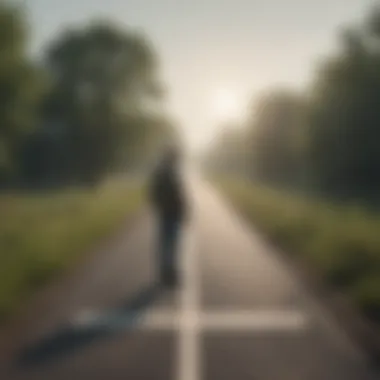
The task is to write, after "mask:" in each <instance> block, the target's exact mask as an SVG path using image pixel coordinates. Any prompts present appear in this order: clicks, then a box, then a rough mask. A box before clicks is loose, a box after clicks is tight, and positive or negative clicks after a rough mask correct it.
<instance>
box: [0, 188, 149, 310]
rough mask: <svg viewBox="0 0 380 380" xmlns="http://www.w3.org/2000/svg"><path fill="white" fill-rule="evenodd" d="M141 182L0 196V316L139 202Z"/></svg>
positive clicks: (17, 303)
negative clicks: (49, 192) (95, 188)
mask: <svg viewBox="0 0 380 380" xmlns="http://www.w3.org/2000/svg"><path fill="white" fill-rule="evenodd" d="M142 200H143V191H142V186H141V184H140V183H132V182H116V181H113V182H111V183H108V184H105V185H103V187H101V188H99V189H97V190H96V191H94V190H92V191H89V190H75V189H73V190H68V191H65V192H59V193H56V194H39V195H14V194H10V195H5V194H3V195H2V196H0V212H1V215H2V218H1V220H0V253H1V254H0V317H5V316H6V315H8V314H9V313H11V312H12V311H13V310H14V309H15V308H16V307H17V306H18V305H19V304H20V303H21V301H22V300H23V299H24V298H25V297H27V296H28V295H29V294H31V293H32V292H33V291H35V289H36V288H37V287H39V286H41V285H43V284H45V283H46V281H48V280H49V279H50V278H51V277H52V276H53V275H56V274H57V273H59V272H60V271H62V270H63V269H64V268H66V267H67V266H68V265H71V264H72V263H73V262H75V261H76V260H78V259H79V258H80V257H81V256H82V255H83V254H84V253H85V252H86V250H88V249H91V248H92V247H93V246H95V245H96V244H98V243H99V241H100V240H101V239H102V238H103V237H106V236H107V235H108V234H109V233H110V232H111V231H112V230H113V229H114V228H115V226H118V225H119V224H120V223H121V222H122V220H123V219H125V218H126V217H129V216H131V215H132V214H133V213H134V212H135V211H137V210H138V208H139V207H140V206H141V204H142Z"/></svg>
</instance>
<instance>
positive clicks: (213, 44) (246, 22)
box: [23, 0, 374, 150]
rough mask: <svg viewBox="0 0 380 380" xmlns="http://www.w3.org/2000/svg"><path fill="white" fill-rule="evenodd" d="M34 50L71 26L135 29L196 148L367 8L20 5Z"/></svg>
mask: <svg viewBox="0 0 380 380" xmlns="http://www.w3.org/2000/svg"><path fill="white" fill-rule="evenodd" d="M23 2H24V3H26V4H27V5H28V8H29V11H30V16H31V26H32V43H33V52H37V53H39V52H41V49H42V47H43V46H44V45H45V44H46V43H47V42H48V41H50V39H51V37H52V36H54V35H56V34H57V33H58V32H59V31H60V30H62V29H63V28H64V27H66V26H67V25H70V24H76V23H78V22H82V21H86V20H91V19H93V18H97V17H103V18H104V17H106V18H109V19H113V20H115V21H117V22H120V23H122V24H125V25H127V26H130V27H137V28H139V29H142V30H143V31H144V32H145V33H146V34H147V35H148V37H149V38H150V39H151V41H152V42H153V43H154V46H155V47H156V50H157V52H158V54H159V56H160V59H161V66H162V67H161V69H162V73H163V78H164V80H165V83H166V84H167V85H168V89H169V96H168V104H167V108H168V110H169V111H170V112H171V114H173V116H174V117H175V118H176V119H177V120H178V121H179V122H180V126H181V128H182V130H183V133H184V135H185V140H186V141H187V143H188V145H189V147H190V148H191V149H193V150H194V149H195V150H198V149H200V148H202V147H203V146H204V145H205V144H207V142H208V141H210V139H212V137H213V136H215V135H216V133H217V127H218V125H220V124H223V122H228V121H231V122H239V120H241V119H242V118H243V117H244V113H245V112H246V107H247V105H248V104H249V102H250V101H251V99H254V98H255V97H256V96H258V95H259V93H260V92H261V91H262V90H265V89H268V88H273V87H276V86H289V87H290V88H294V89H302V88H304V87H305V86H306V85H307V83H308V82H309V81H310V80H311V79H312V76H313V72H314V70H315V65H316V63H317V62H318V60H319V59H320V58H321V56H324V55H327V54H329V53H330V52H331V51H332V50H333V49H334V48H335V43H336V41H337V40H336V32H337V28H338V27H339V26H342V24H346V23H352V22H355V21H356V20H358V19H360V18H361V17H363V15H364V14H365V12H366V11H367V10H368V9H369V7H370V6H371V4H374V1H372V0H320V1H318V2H316V1H314V0H260V1H253V0H234V1H232V0H225V2H224V3H223V4H221V3H220V2H219V1H217V0H203V1H202V0H195V1H191V2H190V1H186V2H185V1H179V0H162V1H155V0H130V1H121V0H107V1H102V0H66V2H65V4H63V3H61V2H60V7H58V6H57V2H56V1H54V0H23Z"/></svg>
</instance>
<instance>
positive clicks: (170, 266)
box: [160, 220, 179, 285]
mask: <svg viewBox="0 0 380 380" xmlns="http://www.w3.org/2000/svg"><path fill="white" fill-rule="evenodd" d="M178 232H179V225H178V223H176V221H173V220H162V224H161V247H160V248H161V252H160V261H161V262H160V271H161V272H160V275H161V280H162V281H163V282H165V283H167V284H172V285H174V284H175V283H176V281H177V252H176V251H177V245H178V235H179V234H178Z"/></svg>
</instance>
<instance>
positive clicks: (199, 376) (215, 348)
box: [0, 180, 376, 380]
mask: <svg viewBox="0 0 380 380" xmlns="http://www.w3.org/2000/svg"><path fill="white" fill-rule="evenodd" d="M190 194H191V196H192V200H193V203H192V204H193V206H194V207H193V218H192V222H191V223H190V224H189V226H188V227H187V229H186V231H185V233H184V237H183V241H182V248H181V258H182V268H183V282H182V287H181V289H180V290H178V291H176V292H169V291H166V292H162V291H160V290H159V289H157V288H156V287H155V286H154V284H153V282H152V278H153V276H154V242H155V234H154V220H153V219H152V217H151V216H150V215H149V214H144V215H143V216H142V217H141V218H140V219H139V220H138V221H137V222H136V223H135V224H134V225H133V226H132V227H131V228H128V229H127V228H126V229H125V230H122V231H121V233H120V234H119V235H117V237H116V238H115V239H113V240H112V242H111V243H109V244H107V245H106V246H103V247H101V248H100V249H99V251H98V252H96V253H95V255H94V257H93V259H91V262H89V263H84V264H83V265H82V266H80V267H79V268H77V269H76V271H74V272H73V273H71V274H70V275H68V276H67V278H65V279H64V280H62V281H60V282H59V283H57V284H55V285H53V286H52V287H51V288H50V289H49V290H47V291H46V292H45V293H44V294H43V295H41V297H40V299H38V300H36V301H35V302H34V305H32V306H31V307H30V308H28V311H27V312H25V314H23V315H22V316H21V317H20V319H19V320H18V321H15V323H14V325H13V329H11V330H10V332H9V334H8V335H4V336H3V337H2V339H3V341H2V343H3V344H2V345H1V344H0V365H1V371H2V372H1V373H0V378H1V379H4V380H5V379H12V380H16V379H17V380H24V379H25V380H26V379H38V380H43V379H55V380H60V379H62V380H63V379H64V380H67V379H69V380H76V379H78V380H79V379H80V380H87V379H91V380H95V379H107V380H116V379H123V380H125V379H139V380H150V379H157V380H170V379H172V380H230V379H239V380H330V379H331V380H370V379H371V380H373V379H375V378H376V377H375V375H373V374H371V373H370V370H369V369H367V368H366V365H365V362H364V359H363V357H362V355H361V353H360V352H357V351H356V350H355V348H354V347H352V345H351V344H350V342H349V341H348V340H347V339H346V337H345V336H344V334H343V333H342V332H341V331H340V330H339V328H338V327H337V326H336V325H335V323H334V322H333V321H331V319H330V318H329V317H328V315H327V314H326V313H325V312H324V311H323V310H322V309H321V308H320V307H319V305H318V304H317V302H315V301H314V300H313V298H312V297H311V296H309V295H308V294H306V293H305V291H304V290H303V288H302V286H301V285H300V284H299V283H297V281H296V280H295V277H294V276H293V275H292V274H291V272H290V270H289V269H288V268H286V266H285V265H284V264H283V263H281V261H280V259H279V257H277V255H276V254H275V252H273V250H272V249H270V248H269V247H268V246H266V245H265V243H264V242H263V241H262V240H261V239H260V237H259V236H258V235H257V234H255V232H253V231H251V230H250V229H248V228H247V226H246V225H245V224H244V223H243V222H242V221H241V220H240V219H239V218H238V216H237V215H235V214H234V212H233V211H232V210H231V209H230V208H229V207H228V206H227V204H226V203H225V202H224V201H223V200H222V199H221V198H220V197H219V196H218V195H217V194H216V193H215V191H214V190H212V189H211V188H209V187H208V186H207V185H205V184H204V183H202V182H199V181H196V180H194V181H192V182H191V186H190Z"/></svg>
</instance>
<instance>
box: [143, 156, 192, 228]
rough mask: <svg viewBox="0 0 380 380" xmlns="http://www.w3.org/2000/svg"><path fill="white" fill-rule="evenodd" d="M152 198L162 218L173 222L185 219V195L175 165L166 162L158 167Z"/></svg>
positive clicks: (152, 183)
mask: <svg viewBox="0 0 380 380" xmlns="http://www.w3.org/2000/svg"><path fill="white" fill-rule="evenodd" d="M150 197H151V200H152V203H153V205H154V207H155V209H156V211H157V212H158V214H159V216H160V217H162V218H164V219H166V220H173V221H181V220H183V219H184V218H185V213H186V204H185V203H186V202H185V194H184V189H183V184H182V178H181V176H180V174H179V172H178V168H177V166H176V165H175V164H172V163H170V162H164V163H162V164H161V165H160V166H159V167H158V169H157V170H156V172H155V173H154V174H153V178H152V182H151V188H150Z"/></svg>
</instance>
